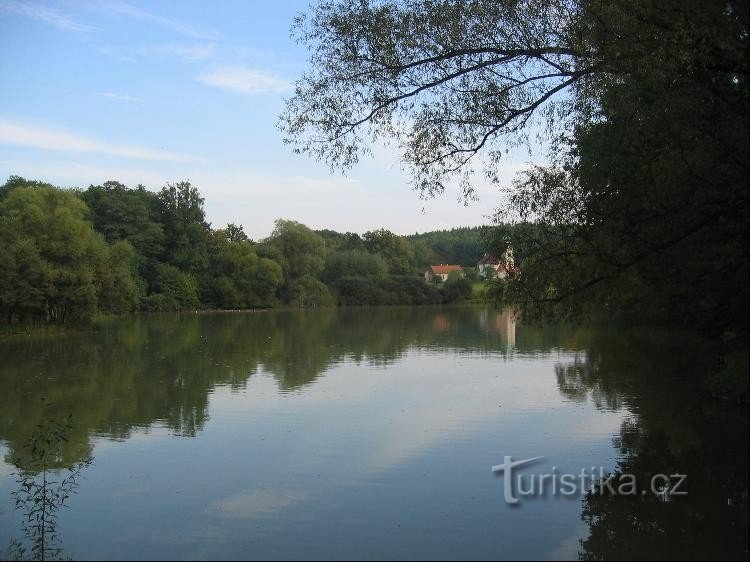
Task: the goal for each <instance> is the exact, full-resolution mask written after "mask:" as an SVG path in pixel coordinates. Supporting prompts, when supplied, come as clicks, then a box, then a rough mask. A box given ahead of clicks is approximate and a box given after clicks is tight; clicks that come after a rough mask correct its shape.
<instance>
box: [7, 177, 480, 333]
mask: <svg viewBox="0 0 750 562" xmlns="http://www.w3.org/2000/svg"><path fill="white" fill-rule="evenodd" d="M0 195H1V196H0V210H2V215H0V217H1V218H2V222H0V236H1V237H2V238H0V239H1V240H2V241H3V242H4V243H3V244H2V245H0V266H2V267H0V313H2V314H3V317H4V321H7V322H32V321H33V322H65V321H69V320H84V321H89V320H91V319H92V318H94V316H95V315H96V314H98V313H103V314H126V313H129V312H133V311H138V310H142V311H147V312H168V311H178V310H194V309H198V308H219V309H251V308H268V307H272V306H276V305H278V304H280V303H287V304H293V305H295V306H303V307H311V306H312V307H315V306H330V305H332V304H336V303H338V304H342V305H347V304H352V305H389V304H394V305H397V304H440V303H443V302H460V301H463V300H465V299H466V298H467V288H466V283H463V282H461V283H455V284H447V286H446V287H442V283H441V284H440V285H441V287H442V288H439V287H438V286H437V284H433V285H431V286H430V285H428V284H427V283H425V282H424V279H423V271H424V267H425V265H428V264H430V263H434V259H436V258H435V256H436V255H437V254H436V252H435V251H434V250H433V249H432V247H431V246H430V245H431V244H433V245H435V246H436V247H439V248H443V249H445V247H446V244H447V245H448V246H450V244H453V246H455V247H460V248H462V249H463V250H462V251H465V252H467V253H468V252H470V251H471V250H470V249H471V248H476V247H477V246H476V244H477V240H478V236H479V233H480V229H454V230H453V231H444V232H438V233H424V234H422V235H417V237H405V236H398V235H396V234H394V233H393V232H390V231H388V230H385V229H380V230H374V231H370V232H367V233H365V234H364V235H363V236H362V237H360V236H359V235H358V234H356V233H352V232H346V233H339V232H336V231H333V230H321V231H318V232H315V231H312V230H311V229H309V228H308V227H306V226H305V225H303V224H300V223H298V222H295V221H289V220H278V221H277V222H276V226H275V228H274V231H273V232H272V234H271V235H270V236H269V237H268V238H266V239H265V240H263V241H261V242H260V243H254V242H253V241H252V240H250V239H249V238H248V236H247V235H246V234H245V231H244V229H243V227H242V226H241V225H237V224H234V223H230V224H228V225H227V226H226V227H225V228H220V229H215V230H212V229H211V228H210V225H209V224H208V223H206V221H205V213H204V211H203V198H202V197H201V196H200V193H199V192H198V190H197V188H195V187H194V186H192V185H191V184H190V183H188V182H180V183H176V184H168V185H167V186H165V187H164V188H163V189H162V190H161V191H159V192H158V193H153V192H151V191H148V190H146V188H145V187H143V186H142V185H139V186H137V187H135V188H133V189H131V188H128V187H127V186H125V185H123V184H121V183H119V182H116V181H108V182H105V183H104V184H102V185H97V186H94V185H92V186H90V187H89V188H88V189H86V190H85V191H83V192H80V193H79V192H74V191H66V190H62V189H59V188H56V187H54V186H50V185H48V184H45V183H42V182H33V181H28V180H25V179H23V178H19V177H17V176H12V177H11V178H10V179H9V180H8V182H7V183H6V184H5V185H4V186H3V187H2V189H0ZM89 219H90V220H89ZM484 243H486V241H484V240H483V241H482V244H484ZM441 244H442V246H441ZM479 257H480V256H479V255H473V256H471V258H470V259H469V257H468V255H467V257H466V260H465V261H466V262H467V263H469V264H470V265H471V266H473V264H474V263H475V262H476V260H477V259H478V258H479ZM467 272H468V274H469V275H470V276H471V275H473V274H474V268H473V267H469V268H467ZM453 281H458V280H457V279H456V280H453ZM469 285H470V283H469Z"/></svg>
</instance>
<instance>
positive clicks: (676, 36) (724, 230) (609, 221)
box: [280, 0, 750, 346]
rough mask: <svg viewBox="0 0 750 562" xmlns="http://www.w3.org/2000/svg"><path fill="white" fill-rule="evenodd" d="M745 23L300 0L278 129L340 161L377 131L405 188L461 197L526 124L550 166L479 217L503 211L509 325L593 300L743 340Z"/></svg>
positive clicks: (652, 5) (728, 11)
mask: <svg viewBox="0 0 750 562" xmlns="http://www.w3.org/2000/svg"><path fill="white" fill-rule="evenodd" d="M747 26H748V3H747V2H746V1H733V0H731V1H728V2H697V1H693V2H684V1H682V0H666V1H656V0H635V1H633V0H614V1H611V2H595V1H590V0H574V1H573V2H570V1H568V0H551V1H549V2H504V1H499V2H442V1H438V2H435V1H433V0H415V1H412V2H397V1H384V2H360V1H358V0H331V1H325V2H319V3H317V4H315V5H313V6H312V7H311V8H310V10H309V13H308V14H306V15H304V16H301V17H299V18H298V19H297V20H296V22H295V25H294V29H293V33H294V34H295V36H296V37H297V38H298V39H299V40H300V42H301V43H302V44H303V45H305V46H307V47H308V49H309V53H310V59H309V68H308V69H307V70H306V72H305V73H304V74H303V75H302V76H301V78H300V79H299V81H298V83H297V87H296V89H295V93H294V95H293V96H291V97H290V98H289V99H288V100H287V105H286V109H285V111H284V112H283V114H282V115H281V117H280V125H281V128H282V129H283V130H284V131H285V133H286V142H288V143H290V144H292V145H293V146H294V147H295V149H296V150H297V151H299V152H304V153H309V154H311V155H313V156H315V157H317V158H319V159H321V160H323V161H325V162H326V163H328V164H330V165H332V166H334V167H338V168H342V169H346V168H349V167H351V166H353V165H354V164H356V163H357V161H358V159H359V156H360V155H361V154H363V153H366V152H367V151H368V150H370V146H369V141H370V140H375V141H385V142H391V143H392V144H393V145H397V146H399V147H400V148H401V149H402V159H403V161H404V162H405V165H406V167H407V168H408V169H409V171H410V172H411V179H412V185H413V187H415V188H416V189H417V190H419V191H420V192H421V193H422V194H424V195H427V196H429V195H434V194H439V193H442V192H443V191H444V189H445V187H446V186H447V185H451V184H456V183H458V184H459V185H460V186H461V188H462V191H463V195H464V198H465V199H469V198H470V197H471V195H472V193H473V191H474V183H473V178H474V177H475V176H474V174H475V172H476V171H477V168H478V167H480V164H481V167H483V168H484V169H483V172H484V175H485V177H486V178H487V179H488V180H489V181H490V182H493V183H495V184H498V185H500V184H501V174H500V173H499V171H500V169H501V166H500V165H501V163H502V160H503V158H504V155H505V153H506V152H507V148H508V147H509V146H518V145H524V144H527V143H528V139H529V136H530V134H532V133H533V132H534V131H535V130H536V131H542V135H543V136H545V137H546V139H547V140H549V141H550V143H551V146H550V151H549V154H550V158H551V160H552V164H551V165H550V166H544V167H540V166H537V167H532V168H531V169H528V170H526V171H524V172H522V173H521V174H519V175H518V177H517V179H516V181H515V183H514V185H513V186H512V189H510V190H509V191H508V192H507V193H506V197H505V198H504V200H503V204H502V206H501V210H502V212H501V213H499V214H498V217H497V218H498V220H502V221H506V222H508V221H511V222H520V223H521V224H520V225H519V227H518V229H517V233H518V234H519V236H518V237H516V236H513V237H512V240H513V244H514V246H515V247H516V249H517V251H518V257H519V258H520V260H519V261H520V269H521V275H519V276H516V277H515V278H514V280H513V282H512V283H511V284H510V285H509V286H508V294H507V298H511V299H513V300H514V301H515V302H517V303H518V304H519V305H521V306H522V307H523V309H524V314H525V318H527V320H530V319H534V318H536V319H542V318H557V319H560V318H563V319H572V320H580V319H583V318H587V317H588V318H591V317H593V316H594V315H596V314H599V313H601V312H602V311H604V312H605V313H606V314H607V315H609V316H611V317H615V318H619V319H628V318H641V319H644V318H648V319H650V320H658V321H663V322H665V323H669V324H672V325H675V324H677V325H689V326H691V327H693V328H697V329H700V330H701V331H702V332H703V333H704V334H707V335H710V336H711V337H718V336H720V335H721V334H726V333H736V334H738V340H737V341H740V340H742V342H743V343H742V344H741V345H745V346H746V345H747V337H748V332H747V324H748V323H747V311H748V285H749V283H748V270H749V269H750V268H749V266H748V252H747V247H746V238H747V232H748V214H749V213H748V208H749V206H748V197H747V193H748V192H747V183H748V166H747V161H748V153H749V147H748V139H749V138H750V134H748V123H749V122H750V121H749V119H748V107H749V106H750V104H748V79H747V78H748V56H747V38H748V27H747ZM502 230H505V231H506V232H507V231H508V230H511V229H509V228H507V225H505V226H503V228H502ZM490 238H493V236H490ZM495 241H496V242H497V238H495ZM366 243H367V240H366ZM455 249H456V248H455V247H445V248H443V249H438V248H435V247H433V250H435V251H436V253H437V254H438V255H441V253H445V254H448V253H451V254H452V255H453V256H456V257H458V256H459V255H460V254H459V253H458V252H454V250H455ZM491 250H494V251H495V252H497V250H498V248H497V247H495V248H491ZM377 251H378V252H380V251H381V250H377ZM383 255H384V257H386V261H388V260H389V258H390V256H389V254H388V252H387V251H385V252H384V253H383ZM457 261H458V260H457ZM388 263H389V268H390V270H391V273H393V272H395V271H396V270H397V268H398V267H399V266H400V264H399V266H397V267H391V266H392V265H395V264H391V263H390V262H388ZM461 263H465V262H461ZM467 265H468V264H467ZM503 298H505V297H503Z"/></svg>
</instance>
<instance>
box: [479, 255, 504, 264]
mask: <svg viewBox="0 0 750 562" xmlns="http://www.w3.org/2000/svg"><path fill="white" fill-rule="evenodd" d="M499 263H500V258H498V257H497V256H493V255H491V254H484V255H483V256H482V259H481V260H479V265H497V264H499Z"/></svg>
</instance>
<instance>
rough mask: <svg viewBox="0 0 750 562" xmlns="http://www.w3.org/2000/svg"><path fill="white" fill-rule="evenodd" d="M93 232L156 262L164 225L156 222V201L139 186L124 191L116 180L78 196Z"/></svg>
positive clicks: (157, 217) (92, 187)
mask: <svg viewBox="0 0 750 562" xmlns="http://www.w3.org/2000/svg"><path fill="white" fill-rule="evenodd" d="M81 197H82V198H83V200H84V201H85V202H86V205H87V206H88V208H89V210H90V216H91V221H92V223H93V225H94V228H95V229H96V231H97V232H100V233H101V234H103V235H104V238H105V240H106V241H107V242H108V243H110V244H112V243H114V242H117V241H120V240H124V241H127V242H129V243H130V244H131V245H132V246H133V248H135V250H136V252H138V254H139V255H141V256H143V257H145V258H148V259H159V258H161V257H162V255H163V253H164V243H165V237H164V226H163V225H162V224H161V223H160V222H159V215H158V205H159V198H158V197H157V195H156V194H155V193H152V192H150V191H148V190H146V188H145V187H144V186H142V185H139V186H137V187H136V188H135V189H128V188H127V187H126V186H124V185H123V184H121V183H120V182H116V181H108V182H104V184H102V185H92V186H90V187H89V188H88V189H87V190H86V191H84V192H83V193H82V194H81Z"/></svg>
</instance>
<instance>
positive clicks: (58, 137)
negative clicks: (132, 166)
mask: <svg viewBox="0 0 750 562" xmlns="http://www.w3.org/2000/svg"><path fill="white" fill-rule="evenodd" d="M0 143H4V144H10V145H15V146H27V147H32V148H41V149H45V150H58V151H67V152H84V153H97V154H107V155H109V156H116V157H119V158H129V159H134V160H153V161H164V162H189V161H192V160H193V158H191V157H190V156H187V155H185V154H177V153H174V152H167V151H164V150H161V149H153V148H146V147H140V146H128V145H119V144H109V143H106V142H100V141H97V140H93V139H90V138H87V137H84V136H79V135H74V134H69V133H62V132H58V131H53V130H50V129H46V128H40V127H34V126H28V125H24V124H19V123H13V122H11V121H8V120H6V119H3V118H0Z"/></svg>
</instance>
